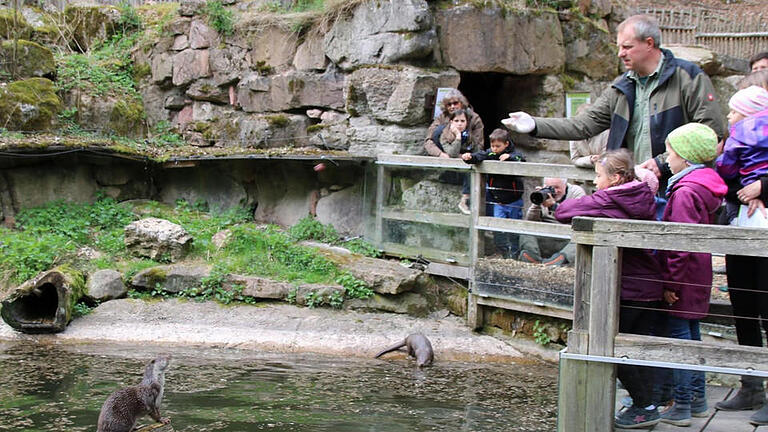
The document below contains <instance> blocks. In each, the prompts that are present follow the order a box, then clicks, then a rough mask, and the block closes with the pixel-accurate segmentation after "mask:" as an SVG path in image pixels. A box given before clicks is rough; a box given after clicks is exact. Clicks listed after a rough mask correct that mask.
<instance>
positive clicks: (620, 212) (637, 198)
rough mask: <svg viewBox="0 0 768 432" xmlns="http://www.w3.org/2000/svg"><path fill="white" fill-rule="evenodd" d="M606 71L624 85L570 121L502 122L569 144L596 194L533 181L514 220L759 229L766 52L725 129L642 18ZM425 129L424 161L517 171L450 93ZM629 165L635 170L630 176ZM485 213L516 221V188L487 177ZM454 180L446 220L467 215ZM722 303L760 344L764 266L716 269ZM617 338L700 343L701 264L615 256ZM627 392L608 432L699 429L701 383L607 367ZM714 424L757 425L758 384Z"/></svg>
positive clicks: (701, 83) (740, 332)
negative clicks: (726, 298) (500, 165)
mask: <svg viewBox="0 0 768 432" xmlns="http://www.w3.org/2000/svg"><path fill="white" fill-rule="evenodd" d="M617 33H618V35H617V45H618V57H619V58H620V59H621V61H622V63H623V65H624V67H625V68H626V70H627V71H626V72H625V73H624V74H622V75H621V76H619V77H618V78H616V79H615V80H614V81H613V82H612V83H611V85H609V86H608V87H607V88H606V89H605V90H604V91H603V92H602V94H601V95H600V97H599V98H598V99H597V100H596V101H595V102H594V103H592V104H589V105H584V106H582V107H581V108H580V109H579V110H578V111H577V112H576V114H575V115H574V116H573V117H571V118H543V117H533V116H531V115H529V114H527V113H525V112H515V113H510V114H509V118H506V119H504V120H502V124H503V125H504V126H505V127H506V128H507V129H508V130H509V131H511V132H515V133H518V134H529V135H531V136H534V137H540V138H551V139H560V140H571V145H570V149H571V160H572V162H573V163H574V165H576V166H579V167H590V168H592V167H593V168H594V170H595V175H596V177H595V186H596V191H595V192H594V193H593V194H591V195H587V194H586V193H585V191H584V189H583V188H581V187H580V186H578V185H575V184H571V183H568V181H567V179H563V178H545V179H544V182H543V186H540V187H537V188H536V191H535V192H534V195H537V194H538V198H537V197H536V196H533V195H532V196H531V202H532V203H531V205H530V207H529V209H528V211H527V212H526V215H525V218H526V219H528V220H536V221H542V222H550V223H570V221H571V219H572V218H574V217H576V216H595V217H607V218H621V219H639V220H662V221H668V222H685V223H695V224H714V223H721V224H729V225H735V226H750V227H759V228H768V212H766V205H767V204H768V51H766V52H761V53H759V54H757V55H755V56H754V57H753V58H752V59H751V60H750V69H751V73H750V74H749V75H747V76H746V77H745V78H744V79H742V80H741V82H740V83H739V85H738V88H739V90H738V91H737V92H735V94H733V96H732V97H731V98H730V100H729V103H728V106H729V108H730V112H729V113H728V115H727V116H725V115H724V114H723V113H722V112H721V109H720V106H719V104H718V102H717V100H716V98H715V96H714V95H715V92H714V88H713V86H712V82H711V81H710V79H709V77H708V76H707V75H706V74H705V73H704V72H703V71H702V70H701V69H700V68H699V67H697V66H696V65H694V64H693V63H691V62H688V61H686V60H682V59H679V58H676V57H675V56H674V55H673V54H672V53H671V52H670V51H669V50H666V49H663V48H661V46H660V41H661V31H660V29H659V26H658V24H657V22H656V21H655V19H653V18H651V17H649V16H646V15H635V16H632V17H629V18H627V19H626V20H624V21H623V22H622V23H620V24H619V26H618V28H617ZM441 108H442V113H441V114H440V116H439V117H437V118H436V119H435V121H434V122H433V124H432V125H431V126H430V128H429V131H428V134H427V137H426V140H425V143H424V148H425V150H426V152H427V153H428V154H429V155H432V156H438V157H459V158H461V159H463V160H464V161H465V162H466V163H482V161H484V160H500V161H517V162H522V161H524V160H525V159H524V157H523V156H522V155H521V154H520V153H518V152H516V151H515V147H514V143H513V142H512V139H511V137H510V134H508V132H507V131H506V130H504V129H496V130H494V131H493V133H491V135H490V148H489V149H487V150H484V144H485V143H484V136H483V122H482V120H481V119H480V117H479V116H478V115H477V114H476V113H475V112H474V111H473V110H472V107H471V106H470V105H469V102H468V100H467V98H466V97H464V95H462V94H461V92H459V91H458V90H452V91H451V92H449V93H448V94H446V95H445V97H444V98H443V99H442V101H441ZM635 161H637V162H638V163H637V164H636V163H635ZM486 188H487V193H486V200H487V201H488V202H490V203H491V204H492V205H493V215H494V217H505V218H512V219H521V218H522V217H523V214H522V206H523V183H522V181H521V179H519V178H517V177H511V176H510V177H504V176H488V179H487V184H486ZM468 191H469V189H468V185H467V181H466V179H465V180H464V189H463V190H462V196H461V198H460V200H459V203H458V207H459V209H460V210H461V211H462V212H463V213H469V207H468V206H469V201H468V200H469V193H468ZM496 246H497V251H498V252H499V253H500V254H501V255H502V256H504V257H505V258H509V257H512V258H517V259H519V260H521V261H525V262H528V263H534V264H543V265H550V266H559V265H566V264H569V263H572V262H573V261H574V255H575V247H574V245H573V244H571V243H569V242H568V240H560V239H552V238H545V237H534V236H529V235H521V236H519V238H517V237H514V238H513V237H511V235H510V234H506V235H505V236H503V237H502V238H501V239H499V238H497V241H496ZM725 261H726V274H727V280H728V287H729V295H730V299H731V303H732V306H733V315H734V318H735V322H736V333H737V338H738V341H739V344H742V345H751V346H758V347H761V346H764V345H763V344H764V340H763V335H762V333H763V331H765V332H766V333H768V258H761V257H752V256H737V255H727V256H726V260H725ZM621 269H622V275H621V282H622V284H621V285H622V287H621V294H620V298H621V301H620V318H619V331H620V332H623V333H635V334H642V335H657V336H666V337H672V338H679V339H687V340H701V333H700V327H699V322H700V320H701V319H702V318H703V317H705V316H706V315H707V313H708V312H709V301H710V292H711V287H712V261H711V256H710V254H708V253H692V252H677V251H652V250H645V249H625V250H624V253H623V255H622V265H621ZM618 378H619V379H620V380H621V382H622V384H623V385H624V387H625V388H626V389H627V391H628V392H629V398H627V400H625V401H623V405H624V408H622V409H621V410H619V412H618V413H617V414H616V418H615V420H614V421H615V425H616V426H617V427H621V428H630V429H631V428H648V427H651V426H653V425H655V424H657V423H658V422H659V421H662V422H666V423H670V424H674V425H678V426H687V425H690V424H691V418H692V417H697V416H706V415H707V414H706V413H707V410H708V406H707V400H706V390H705V381H704V373H703V372H692V371H688V370H674V372H673V373H669V372H667V373H665V372H663V370H656V369H651V368H646V367H637V366H628V365H620V366H619V367H618ZM741 383H742V384H741V388H740V389H739V391H738V392H737V393H736V395H735V396H733V397H732V398H730V399H728V400H725V401H722V402H718V403H717V404H716V405H715V408H716V409H719V410H753V409H758V411H756V412H755V413H754V414H753V415H752V416H751V417H750V422H751V423H752V424H754V425H768V404H766V396H765V390H764V386H763V380H762V379H761V378H755V377H751V376H744V377H742V380H741Z"/></svg>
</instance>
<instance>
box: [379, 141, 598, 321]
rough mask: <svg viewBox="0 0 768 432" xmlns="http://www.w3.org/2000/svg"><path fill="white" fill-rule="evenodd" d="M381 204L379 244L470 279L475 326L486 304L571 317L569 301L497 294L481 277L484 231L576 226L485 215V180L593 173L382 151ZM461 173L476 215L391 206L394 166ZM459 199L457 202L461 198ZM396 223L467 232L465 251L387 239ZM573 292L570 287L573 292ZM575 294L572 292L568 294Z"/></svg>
mask: <svg viewBox="0 0 768 432" xmlns="http://www.w3.org/2000/svg"><path fill="white" fill-rule="evenodd" d="M376 164H377V174H376V194H375V196H376V204H375V218H374V220H375V222H374V224H373V225H374V226H373V233H372V234H373V235H372V236H371V237H372V238H373V240H374V243H376V244H377V246H378V247H379V248H380V249H382V250H384V251H385V252H387V253H390V254H394V255H402V256H404V257H411V258H412V257H416V256H421V257H424V258H426V259H427V260H429V261H430V264H429V268H428V271H429V272H430V273H433V274H439V275H444V276H450V277H458V278H462V279H468V280H469V284H470V295H469V310H468V322H469V325H470V326H471V327H473V328H478V327H480V326H481V325H482V313H481V311H482V308H483V307H484V306H492V307H500V308H504V309H509V310H517V311H522V312H527V313H535V314H539V315H547V316H553V317H558V318H566V319H571V317H572V313H571V307H570V302H568V303H569V304H568V305H557V304H551V303H542V302H539V301H532V300H529V299H526V298H524V296H523V297H522V298H514V297H513V296H507V295H498V294H497V293H494V292H491V291H490V290H488V289H486V288H485V287H484V284H483V283H481V281H478V278H477V277H476V270H477V266H478V262H479V260H480V258H482V257H481V253H480V251H482V250H483V249H484V244H483V237H484V236H483V235H482V234H483V232H485V231H490V232H506V233H519V234H529V235H538V236H545V237H558V238H564V239H568V238H570V236H571V229H570V227H569V226H568V225H560V224H552V223H544V222H532V221H526V220H517V219H501V218H494V217H491V216H486V215H484V214H483V213H484V212H483V210H484V208H485V180H484V176H485V175H488V174H498V175H515V176H523V177H560V178H567V179H571V180H581V181H592V180H593V179H594V176H595V174H594V171H592V170H589V169H583V168H576V167H574V166H573V165H563V164H543V163H530V162H498V161H486V162H483V163H482V164H478V165H468V164H466V163H464V161H462V160H460V159H443V158H435V157H429V156H400V155H383V156H379V158H378V159H377V161H376ZM409 168H410V169H418V170H439V171H445V170H450V171H458V172H462V173H467V175H469V176H470V202H471V213H470V215H464V214H460V213H445V212H436V211H434V210H430V209H419V210H413V209H404V208H402V207H397V206H395V207H393V206H389V205H387V197H388V196H389V194H390V191H391V184H392V177H391V171H392V170H401V171H402V170H404V169H409ZM456 198H457V202H458V196H457V197H456ZM391 221H399V222H404V223H417V224H429V225H437V226H443V227H453V228H460V229H466V230H468V232H467V236H468V244H467V248H466V250H452V251H447V250H440V249H436V248H431V247H424V246H421V245H419V246H407V245H404V244H400V243H396V242H392V241H388V239H387V238H386V237H387V236H386V231H387V228H386V224H387V223H388V222H391ZM569 291H570V290H569ZM569 294H570V293H569Z"/></svg>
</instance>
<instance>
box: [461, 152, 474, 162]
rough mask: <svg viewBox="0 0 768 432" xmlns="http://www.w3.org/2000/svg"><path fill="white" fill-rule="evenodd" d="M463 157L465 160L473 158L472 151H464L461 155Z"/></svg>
mask: <svg viewBox="0 0 768 432" xmlns="http://www.w3.org/2000/svg"><path fill="white" fill-rule="evenodd" d="M461 159H463V160H465V161H467V160H470V159H472V153H464V154H462V155H461Z"/></svg>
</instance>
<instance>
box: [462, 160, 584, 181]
mask: <svg viewBox="0 0 768 432" xmlns="http://www.w3.org/2000/svg"><path fill="white" fill-rule="evenodd" d="M474 167H475V170H477V171H478V172H481V173H483V174H502V175H516V176H523V177H561V178H566V179H571V180H584V181H593V180H594V179H595V172H594V171H593V170H591V169H586V168H577V167H575V166H573V165H565V164H547V163H534V162H500V161H485V162H483V163H481V164H477V165H475V166H474Z"/></svg>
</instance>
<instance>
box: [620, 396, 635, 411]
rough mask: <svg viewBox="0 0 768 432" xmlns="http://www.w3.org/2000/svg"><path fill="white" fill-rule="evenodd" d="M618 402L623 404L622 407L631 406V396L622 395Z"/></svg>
mask: <svg viewBox="0 0 768 432" xmlns="http://www.w3.org/2000/svg"><path fill="white" fill-rule="evenodd" d="M619 403H621V406H623V407H624V408H629V407H631V406H632V396H624V397H623V398H621V400H620V401H619Z"/></svg>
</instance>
